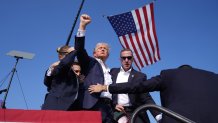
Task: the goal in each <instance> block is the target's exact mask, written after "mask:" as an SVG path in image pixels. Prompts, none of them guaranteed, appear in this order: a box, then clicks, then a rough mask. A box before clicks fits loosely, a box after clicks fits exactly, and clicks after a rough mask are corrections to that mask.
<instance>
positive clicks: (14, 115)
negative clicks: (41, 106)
mask: <svg viewBox="0 0 218 123" xmlns="http://www.w3.org/2000/svg"><path fill="white" fill-rule="evenodd" d="M0 122H40V123H41V122H43V123H45V122H47V123H48V122H50V123H55V122H58V123H68V122H70V123H101V113H100V112H98V111H54V110H21V109H0Z"/></svg>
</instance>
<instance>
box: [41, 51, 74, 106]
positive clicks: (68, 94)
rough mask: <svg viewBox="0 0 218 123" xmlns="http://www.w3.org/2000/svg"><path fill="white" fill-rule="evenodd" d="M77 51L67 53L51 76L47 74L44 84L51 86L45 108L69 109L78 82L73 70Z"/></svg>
mask: <svg viewBox="0 0 218 123" xmlns="http://www.w3.org/2000/svg"><path fill="white" fill-rule="evenodd" d="M75 56H76V51H73V52H71V53H69V54H68V55H66V57H65V58H64V59H62V60H61V62H60V64H59V65H58V66H57V67H56V68H55V69H54V70H53V72H52V75H51V76H49V77H48V76H45V79H44V84H45V85H46V86H47V87H48V88H49V93H48V94H47V95H46V98H45V102H44V104H43V105H42V109H43V110H68V109H69V107H70V105H71V104H72V103H73V102H74V100H75V97H76V94H77V91H78V83H77V78H76V75H75V73H74V72H73V71H72V70H71V65H72V63H73V62H74V58H75Z"/></svg>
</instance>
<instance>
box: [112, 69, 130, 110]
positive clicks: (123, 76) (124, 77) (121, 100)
mask: <svg viewBox="0 0 218 123" xmlns="http://www.w3.org/2000/svg"><path fill="white" fill-rule="evenodd" d="M131 70H132V68H131V69H129V70H128V71H124V69H123V68H122V67H121V68H120V72H119V73H118V75H117V80H116V83H127V82H128V79H129V75H130V72H131ZM117 103H118V104H120V105H123V106H131V105H132V104H131V103H130V100H129V96H128V94H118V101H117Z"/></svg>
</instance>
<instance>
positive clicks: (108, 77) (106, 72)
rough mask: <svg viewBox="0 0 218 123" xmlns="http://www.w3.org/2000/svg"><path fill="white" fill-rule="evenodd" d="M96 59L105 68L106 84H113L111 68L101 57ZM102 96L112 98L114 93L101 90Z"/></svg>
mask: <svg viewBox="0 0 218 123" xmlns="http://www.w3.org/2000/svg"><path fill="white" fill-rule="evenodd" d="M96 60H97V61H98V62H99V63H100V64H101V67H102V69H103V74H104V85H110V84H112V79H111V75H110V73H109V72H110V68H109V67H107V66H106V65H105V64H104V62H103V61H102V60H101V59H98V58H96ZM100 97H104V98H109V99H112V95H111V93H109V92H108V91H107V92H101V95H100Z"/></svg>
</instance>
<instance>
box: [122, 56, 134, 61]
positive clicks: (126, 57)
mask: <svg viewBox="0 0 218 123" xmlns="http://www.w3.org/2000/svg"><path fill="white" fill-rule="evenodd" d="M121 58H122V60H126V59H128V60H131V59H132V56H121Z"/></svg>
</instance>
